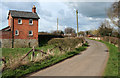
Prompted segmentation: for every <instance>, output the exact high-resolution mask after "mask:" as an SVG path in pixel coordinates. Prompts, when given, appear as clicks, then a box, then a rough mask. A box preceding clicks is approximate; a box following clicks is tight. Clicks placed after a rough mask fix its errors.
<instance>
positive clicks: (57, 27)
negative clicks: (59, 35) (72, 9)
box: [57, 18, 58, 32]
mask: <svg viewBox="0 0 120 78" xmlns="http://www.w3.org/2000/svg"><path fill="white" fill-rule="evenodd" d="M57 32H58V18H57Z"/></svg>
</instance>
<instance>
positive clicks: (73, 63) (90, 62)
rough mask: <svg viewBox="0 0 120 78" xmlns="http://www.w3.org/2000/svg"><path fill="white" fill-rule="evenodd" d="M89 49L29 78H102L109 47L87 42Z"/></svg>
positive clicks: (90, 41) (92, 41)
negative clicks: (53, 77)
mask: <svg viewBox="0 0 120 78" xmlns="http://www.w3.org/2000/svg"><path fill="white" fill-rule="evenodd" d="M87 41H88V42H89V45H90V46H89V47H88V49H87V50H85V51H83V52H82V53H81V54H79V55H76V56H74V57H72V58H70V59H67V60H65V61H63V62H61V63H58V64H56V65H53V66H51V67H48V68H46V69H43V70H41V71H38V72H35V73H33V74H31V75H29V76H102V73H103V72H104V68H105V66H106V63H107V59H108V54H109V53H108V52H107V47H106V46H105V44H103V43H101V42H97V41H94V40H87Z"/></svg>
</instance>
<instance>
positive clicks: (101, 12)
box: [0, 2, 113, 32]
mask: <svg viewBox="0 0 120 78" xmlns="http://www.w3.org/2000/svg"><path fill="white" fill-rule="evenodd" d="M112 3H113V2H2V3H1V4H0V6H1V7H0V15H1V16H0V17H2V18H0V22H2V23H0V26H1V27H0V29H2V28H4V27H6V26H8V21H7V16H8V12H9V10H19V11H30V12H31V11H32V7H33V5H35V6H36V8H37V13H38V15H39V17H40V20H39V32H42V31H45V32H51V31H53V30H56V29H57V27H56V25H57V24H56V21H57V17H58V18H59V30H64V29H65V28H66V27H72V28H75V29H76V12H75V9H78V12H79V14H78V20H79V31H85V30H91V29H97V28H98V27H99V26H100V23H101V22H102V21H104V20H105V19H106V18H107V16H106V10H107V8H109V7H110V6H111V4H112Z"/></svg>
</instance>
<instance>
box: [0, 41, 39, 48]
mask: <svg viewBox="0 0 120 78" xmlns="http://www.w3.org/2000/svg"><path fill="white" fill-rule="evenodd" d="M33 46H35V47H37V46H38V40H36V39H14V48H25V47H33ZM1 48H12V39H2V40H1Z"/></svg>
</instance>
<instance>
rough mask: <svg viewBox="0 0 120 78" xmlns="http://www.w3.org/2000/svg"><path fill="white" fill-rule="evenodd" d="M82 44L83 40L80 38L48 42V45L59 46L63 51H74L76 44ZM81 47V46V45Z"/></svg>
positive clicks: (58, 39) (56, 39)
mask: <svg viewBox="0 0 120 78" xmlns="http://www.w3.org/2000/svg"><path fill="white" fill-rule="evenodd" d="M80 43H81V44H84V43H85V39H84V38H83V37H81V38H73V37H70V38H53V39H51V40H50V41H48V44H49V45H52V44H55V45H57V46H61V47H62V48H63V49H70V50H73V49H75V47H76V46H78V44H80ZM81 46H82V45H81Z"/></svg>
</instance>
